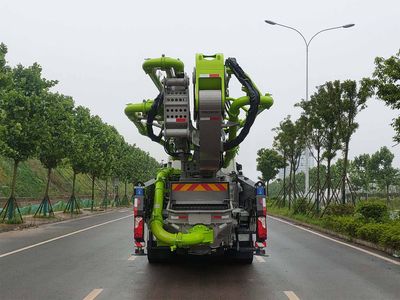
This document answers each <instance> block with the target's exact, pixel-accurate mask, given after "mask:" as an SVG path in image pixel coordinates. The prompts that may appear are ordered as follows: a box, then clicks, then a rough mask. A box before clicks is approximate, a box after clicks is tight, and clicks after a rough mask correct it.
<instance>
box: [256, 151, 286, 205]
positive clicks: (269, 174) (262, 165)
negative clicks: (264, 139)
mask: <svg viewBox="0 0 400 300" xmlns="http://www.w3.org/2000/svg"><path fill="white" fill-rule="evenodd" d="M284 167H286V162H285V160H284V159H283V157H282V155H280V154H279V153H278V152H277V151H276V150H274V149H266V148H261V149H260V150H258V151H257V171H260V172H261V177H260V179H261V180H263V181H265V182H266V183H267V197H269V183H270V181H271V180H273V179H274V178H275V177H276V175H278V173H279V170H280V169H282V168H284Z"/></svg>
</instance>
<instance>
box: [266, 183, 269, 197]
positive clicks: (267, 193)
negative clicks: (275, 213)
mask: <svg viewBox="0 0 400 300" xmlns="http://www.w3.org/2000/svg"><path fill="white" fill-rule="evenodd" d="M266 196H267V197H266V198H269V180H267V190H266Z"/></svg>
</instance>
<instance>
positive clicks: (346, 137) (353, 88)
mask: <svg viewBox="0 0 400 300" xmlns="http://www.w3.org/2000/svg"><path fill="white" fill-rule="evenodd" d="M341 92H342V95H341V115H340V118H341V122H340V123H339V124H340V125H341V126H340V128H339V130H340V135H341V136H342V144H343V145H342V149H343V161H341V162H342V174H341V177H342V178H341V200H342V204H345V203H346V181H347V169H348V158H349V145H350V140H351V136H352V135H353V134H354V132H355V131H356V130H357V128H358V123H357V122H356V121H355V119H356V117H357V115H358V113H359V112H360V111H362V110H363V109H364V108H366V107H367V100H368V98H370V97H371V96H372V95H373V84H372V81H371V80H369V79H363V80H362V81H361V82H360V87H359V88H357V83H356V82H355V81H354V80H346V81H344V82H342V83H341Z"/></svg>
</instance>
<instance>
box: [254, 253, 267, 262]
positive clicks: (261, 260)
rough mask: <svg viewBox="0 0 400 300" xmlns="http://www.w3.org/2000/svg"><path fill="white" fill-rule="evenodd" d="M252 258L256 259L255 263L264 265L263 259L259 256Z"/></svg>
mask: <svg viewBox="0 0 400 300" xmlns="http://www.w3.org/2000/svg"><path fill="white" fill-rule="evenodd" d="M254 258H255V259H256V261H257V262H260V263H265V259H264V258H263V257H261V256H258V255H254Z"/></svg>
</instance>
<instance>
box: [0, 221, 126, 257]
mask: <svg viewBox="0 0 400 300" xmlns="http://www.w3.org/2000/svg"><path fill="white" fill-rule="evenodd" d="M126 218H132V215H129V216H125V217H121V218H118V219H114V220H111V221H107V222H104V223H100V224H96V225H93V226H89V227H86V228H83V229H79V230H76V231H73V232H70V233H67V234H63V235H60V236H57V237H55V238H52V239H49V240H46V241H43V242H40V243H36V244H33V245H30V246H26V247H23V248H20V249H17V250H14V251H10V252H7V253H4V254H0V258H3V257H6V256H9V255H12V254H16V253H18V252H22V251H25V250H28V249H31V248H34V247H38V246H41V245H44V244H47V243H51V242H54V241H57V240H60V239H63V238H66V237H68V236H71V235H75V234H78V233H81V232H84V231H87V230H90V229H93V228H96V227H100V226H104V225H107V224H110V223H114V222H117V221H119V220H122V219H126Z"/></svg>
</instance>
